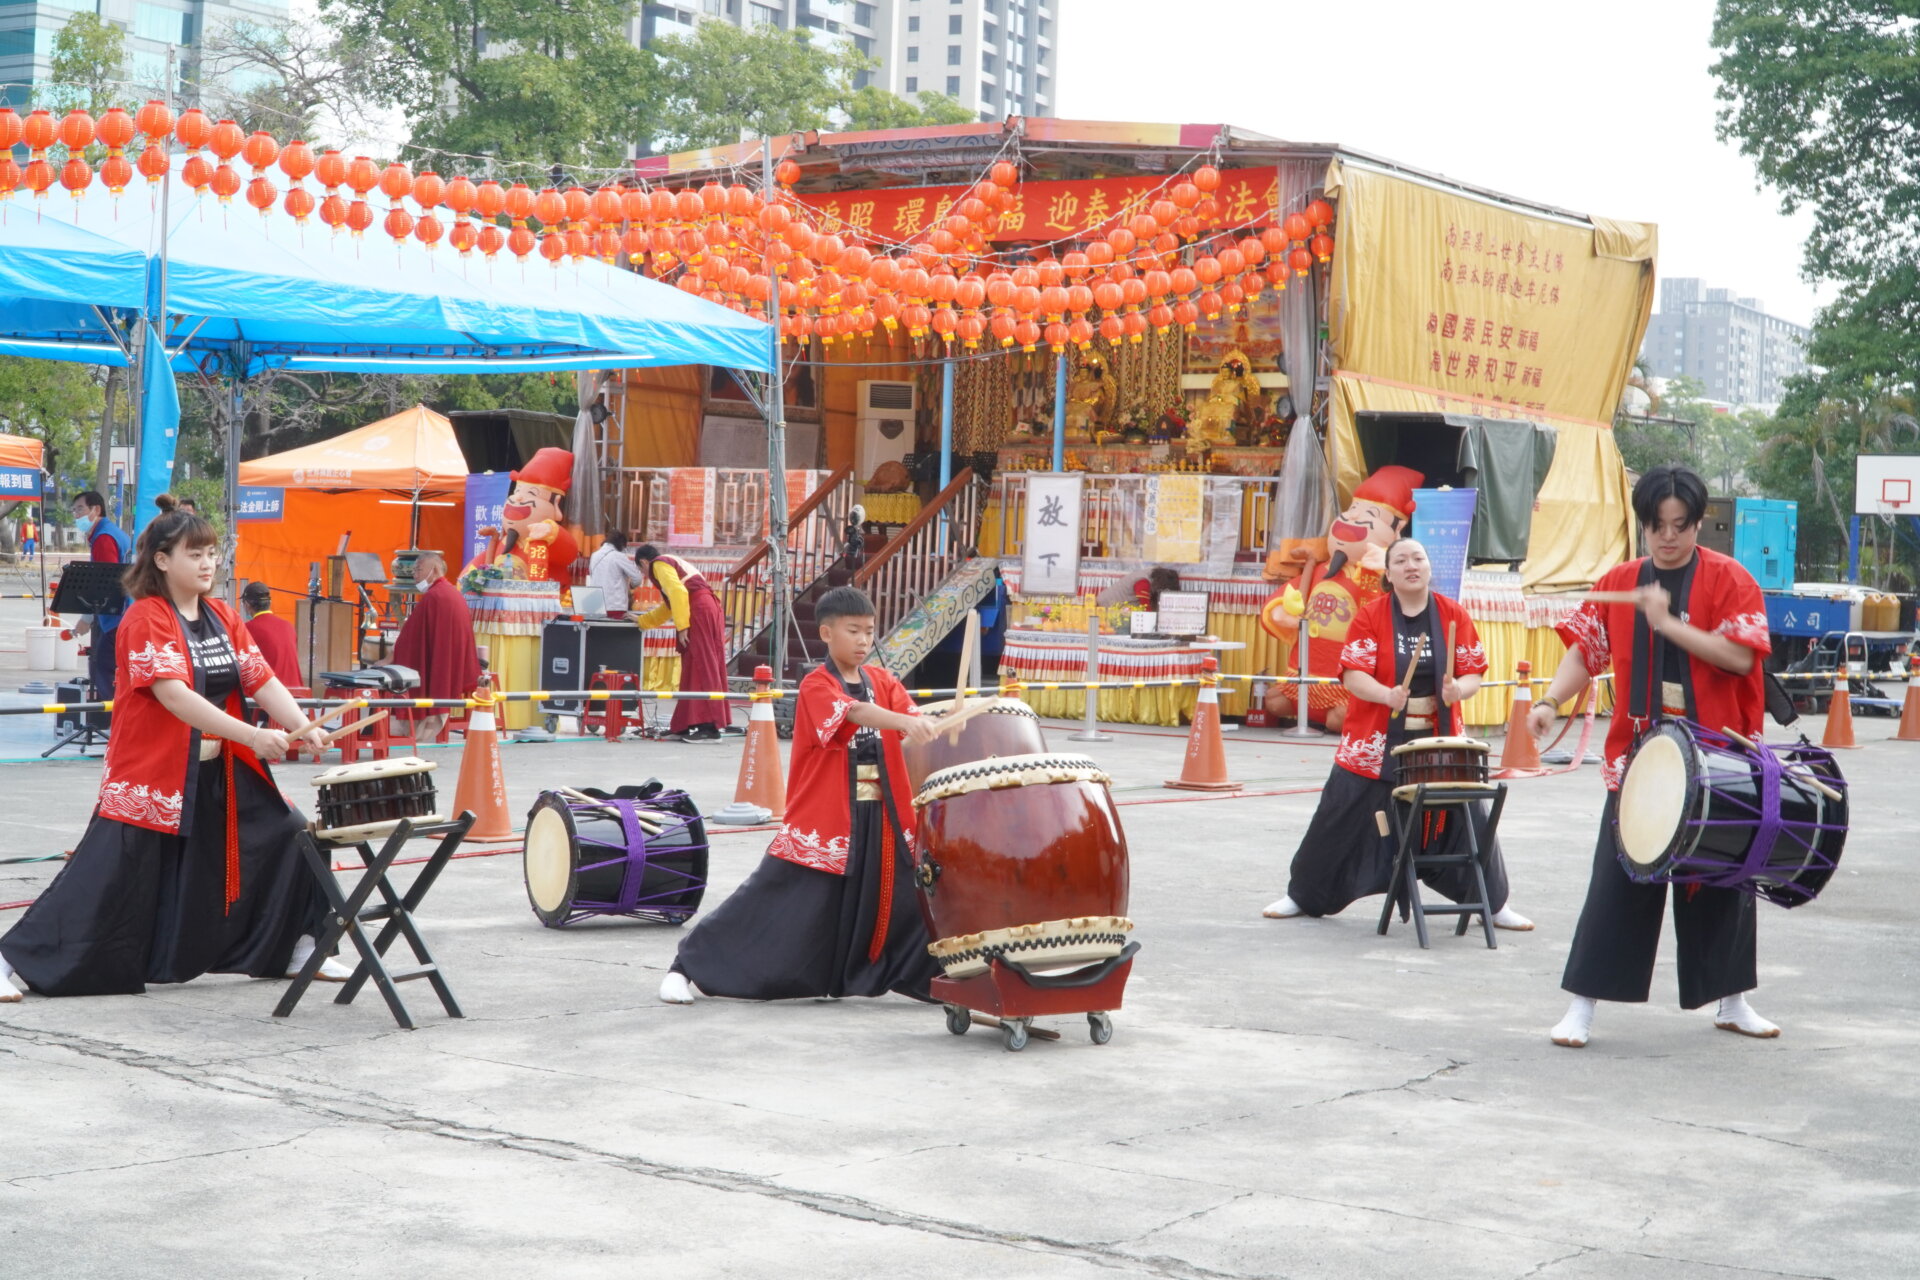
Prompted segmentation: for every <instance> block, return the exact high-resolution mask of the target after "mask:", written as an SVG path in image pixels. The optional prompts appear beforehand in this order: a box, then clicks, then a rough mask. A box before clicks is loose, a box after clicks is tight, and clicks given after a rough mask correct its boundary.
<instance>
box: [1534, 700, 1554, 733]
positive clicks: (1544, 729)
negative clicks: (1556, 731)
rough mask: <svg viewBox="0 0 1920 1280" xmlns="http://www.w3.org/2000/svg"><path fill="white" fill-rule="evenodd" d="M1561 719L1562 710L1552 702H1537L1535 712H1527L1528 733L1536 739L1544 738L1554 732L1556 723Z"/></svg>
mask: <svg viewBox="0 0 1920 1280" xmlns="http://www.w3.org/2000/svg"><path fill="white" fill-rule="evenodd" d="M1559 718H1560V708H1558V707H1556V706H1554V705H1553V704H1552V703H1551V702H1536V703H1534V704H1533V710H1531V711H1529V712H1527V732H1528V733H1531V734H1532V735H1533V736H1534V737H1536V738H1544V737H1546V736H1547V735H1548V734H1549V733H1552V732H1553V724H1554V721H1556V720H1558V719H1559Z"/></svg>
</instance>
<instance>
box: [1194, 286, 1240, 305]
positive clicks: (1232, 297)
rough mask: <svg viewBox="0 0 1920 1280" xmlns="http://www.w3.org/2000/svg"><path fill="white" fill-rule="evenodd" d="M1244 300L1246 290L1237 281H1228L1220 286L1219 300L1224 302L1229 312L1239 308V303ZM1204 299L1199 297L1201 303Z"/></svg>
mask: <svg viewBox="0 0 1920 1280" xmlns="http://www.w3.org/2000/svg"><path fill="white" fill-rule="evenodd" d="M1246 300H1247V291H1246V290H1245V289H1242V288H1241V287H1240V286H1239V284H1238V283H1228V284H1223V285H1221V286H1220V301H1221V302H1223V303H1225V304H1226V307H1227V310H1228V311H1229V312H1236V311H1238V310H1240V305H1241V304H1242V303H1244V302H1245V301H1246ZM1205 301H1206V299H1204V298H1202V299H1201V302H1202V303H1203V304H1204V303H1205Z"/></svg>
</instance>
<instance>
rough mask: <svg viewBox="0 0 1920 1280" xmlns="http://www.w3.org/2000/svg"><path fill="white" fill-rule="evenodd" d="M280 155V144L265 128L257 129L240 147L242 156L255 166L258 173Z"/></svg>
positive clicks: (254, 168) (255, 171)
mask: <svg viewBox="0 0 1920 1280" xmlns="http://www.w3.org/2000/svg"><path fill="white" fill-rule="evenodd" d="M279 155H280V144H279V143H277V142H275V141H274V140H273V135H272V134H270V133H268V132H267V131H266V130H264V129H257V130H255V131H254V133H253V135H252V136H251V137H249V138H248V139H247V140H246V141H245V142H244V143H242V144H241V147H240V156H241V158H242V159H244V160H245V161H246V162H247V163H248V164H250V165H252V166H253V171H254V173H255V174H256V175H258V174H259V172H260V171H261V170H262V169H264V168H266V167H267V166H268V165H270V164H272V163H273V162H274V160H275V159H277V158H278V157H279Z"/></svg>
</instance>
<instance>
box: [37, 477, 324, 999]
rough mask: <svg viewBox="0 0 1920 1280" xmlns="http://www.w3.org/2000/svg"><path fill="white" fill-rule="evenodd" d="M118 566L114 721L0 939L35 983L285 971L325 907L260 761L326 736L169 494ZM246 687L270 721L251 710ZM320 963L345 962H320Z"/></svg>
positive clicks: (76, 989) (118, 987)
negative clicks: (40, 870)
mask: <svg viewBox="0 0 1920 1280" xmlns="http://www.w3.org/2000/svg"><path fill="white" fill-rule="evenodd" d="M157 501H158V505H159V507H160V515H159V516H158V517H157V518H155V519H154V521H153V522H152V523H151V524H149V525H148V526H147V527H146V529H145V531H143V532H142V533H141V535H140V540H139V544H138V546H137V547H136V549H135V553H134V560H133V563H132V565H131V566H129V567H128V569H127V572H126V575H125V583H126V589H127V595H128V596H129V597H130V598H131V600H132V603H131V604H130V605H128V607H127V611H126V614H125V615H124V617H123V618H122V620H121V623H120V643H119V647H118V659H117V660H118V668H119V669H118V680H117V682H116V685H115V688H116V694H115V700H114V717H113V733H112V735H111V737H110V738H109V739H108V742H107V758H106V767H105V769H104V771H103V772H102V774H101V778H100V796H99V800H98V802H97V803H96V805H95V808H94V812H93V820H92V821H91V823H89V824H88V826H87V831H86V834H85V835H84V836H83V837H81V840H80V844H79V846H78V847H77V848H75V849H74V851H73V857H72V860H71V861H69V862H68V864H67V865H66V867H65V868H63V869H62V870H61V872H60V874H59V875H58V876H56V877H54V880H53V882H52V883H51V884H50V885H48V886H47V888H46V890H45V891H44V892H43V893H42V894H41V895H40V897H39V898H38V899H37V900H36V901H35V902H34V904H33V905H32V906H31V907H29V908H28V909H27V913H26V915H25V916H24V917H22V918H21V920H20V922H19V923H18V924H17V925H15V926H14V927H13V929H12V930H11V931H9V932H8V933H7V935H6V936H5V937H4V938H0V1000H6V999H11V1000H17V999H19V995H18V993H17V992H16V991H15V989H14V986H13V983H12V982H11V981H9V979H11V978H13V977H15V976H17V977H19V978H21V979H24V980H25V982H26V984H27V986H28V987H29V989H30V990H33V991H35V992H38V993H40V994H42V995H50V996H64V995H124V994H134V993H138V992H140V991H143V990H145V985H146V984H147V983H149V982H186V981H188V980H189V979H191V978H197V977H199V976H200V975H201V974H204V973H243V974H248V975H250V976H252V977H257V978H266V977H281V976H283V975H289V974H290V973H291V972H293V971H294V970H296V969H297V967H298V966H299V965H301V964H302V963H304V962H305V960H306V958H307V956H309V955H311V954H312V950H313V945H314V944H313V934H314V932H315V930H316V927H317V925H318V924H319V922H320V920H321V918H322V915H323V913H324V911H325V908H326V900H325V898H324V897H323V896H322V895H321V892H320V887H319V885H318V884H316V883H315V882H314V880H313V878H312V876H311V875H310V874H309V873H308V871H307V869H306V867H305V866H304V865H303V863H302V861H301V859H300V856H299V853H298V851H297V849H296V847H295V844H294V839H295V836H296V835H297V834H298V833H299V832H300V830H301V829H302V828H303V827H304V826H305V825H306V822H305V820H304V819H303V818H302V817H301V816H300V814H299V813H297V812H295V811H294V810H292V809H290V808H289V807H288V806H287V802H286V801H285V800H283V799H282V798H281V796H280V792H279V791H278V790H277V789H276V788H275V786H274V784H273V778H272V776H271V775H270V774H269V773H268V772H267V765H266V762H267V761H269V760H279V759H281V758H282V757H284V756H285V755H286V753H287V748H288V746H289V745H290V744H291V743H292V742H293V741H295V740H304V741H307V742H310V743H312V744H313V745H314V746H316V747H318V746H319V745H320V742H321V739H322V737H323V735H322V733H321V731H320V730H319V729H318V728H317V727H315V726H314V725H313V723H312V722H311V721H310V720H309V719H308V718H307V716H306V714H305V713H304V712H302V711H301V709H300V707H299V706H298V705H297V704H296V703H295V702H294V700H293V695H291V694H290V693H288V692H287V690H286V687H285V686H284V685H282V684H281V683H280V681H279V680H277V679H275V678H274V674H273V669H272V668H271V667H269V666H268V665H267V662H266V659H265V658H263V657H261V656H260V650H259V648H258V647H257V646H256V645H255V644H254V642H253V638H252V637H251V636H250V635H248V634H247V628H246V625H245V624H244V623H243V622H241V621H240V619H239V618H238V617H237V616H235V614H234V612H233V610H231V609H229V608H228V607H227V606H226V604H224V603H223V602H221V601H219V600H215V599H214V598H213V597H212V596H211V595H210V594H209V592H211V591H212V589H213V581H214V570H215V569H216V567H217V566H218V564H219V550H218V545H217V544H218V538H217V536H216V535H215V533H214V531H213V527H212V526H211V525H209V524H208V523H207V522H206V521H205V520H202V519H201V518H200V517H199V516H197V515H194V514H193V513H191V512H188V511H182V510H178V509H176V504H175V502H174V500H173V498H172V497H171V496H170V495H165V494H163V495H161V497H160V498H159V499H158V500H157ZM248 699H251V700H252V701H253V702H254V703H256V704H257V705H258V706H259V707H260V708H261V709H263V710H265V711H266V712H267V714H268V715H270V716H272V717H273V718H274V720H275V721H277V722H278V723H279V724H280V725H282V726H284V730H283V729H272V728H263V727H260V726H256V725H254V724H253V723H251V722H250V719H249V712H248V708H247V700H248ZM326 965H327V967H326V968H323V970H322V973H321V976H323V977H326V978H329V979H331V980H333V981H341V980H344V979H345V978H346V977H348V976H350V974H351V971H350V970H347V969H345V968H344V966H341V965H339V964H338V963H337V962H335V961H332V960H329V961H327V962H326Z"/></svg>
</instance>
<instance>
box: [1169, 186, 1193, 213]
mask: <svg viewBox="0 0 1920 1280" xmlns="http://www.w3.org/2000/svg"><path fill="white" fill-rule="evenodd" d="M1167 196H1168V198H1169V199H1171V200H1172V201H1173V203H1174V204H1175V205H1177V206H1178V207H1180V208H1182V209H1191V208H1193V207H1194V206H1195V205H1197V204H1199V203H1200V188H1199V187H1197V186H1195V185H1194V184H1193V183H1191V182H1176V183H1175V184H1174V186H1173V190H1172V191H1169V192H1168V193H1167Z"/></svg>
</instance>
